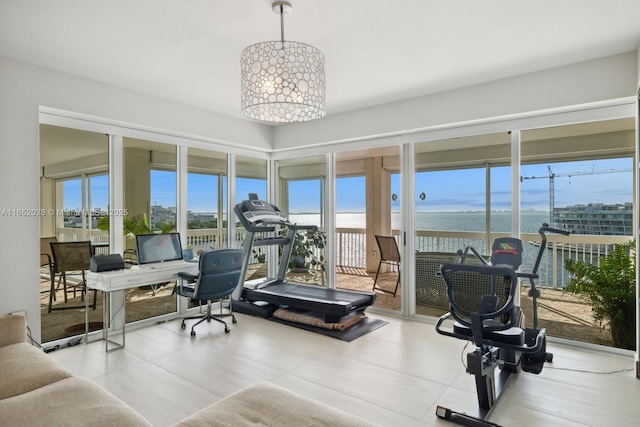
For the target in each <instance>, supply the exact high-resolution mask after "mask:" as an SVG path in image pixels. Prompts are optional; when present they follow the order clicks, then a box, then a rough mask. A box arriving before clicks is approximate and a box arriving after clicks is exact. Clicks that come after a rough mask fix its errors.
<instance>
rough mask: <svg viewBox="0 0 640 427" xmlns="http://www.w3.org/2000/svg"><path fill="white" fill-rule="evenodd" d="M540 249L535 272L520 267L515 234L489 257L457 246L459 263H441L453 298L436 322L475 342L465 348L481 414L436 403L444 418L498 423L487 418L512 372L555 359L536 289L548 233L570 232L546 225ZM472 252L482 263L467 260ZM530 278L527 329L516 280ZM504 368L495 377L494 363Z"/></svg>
mask: <svg viewBox="0 0 640 427" xmlns="http://www.w3.org/2000/svg"><path fill="white" fill-rule="evenodd" d="M538 233H539V234H540V237H541V242H540V246H539V249H538V254H537V257H536V260H535V262H534V265H533V268H532V271H531V273H521V272H517V270H518V269H519V268H520V265H521V264H522V249H523V245H522V241H521V240H520V239H516V238H512V237H501V238H497V239H495V240H494V242H493V245H492V248H491V258H490V260H489V261H487V260H485V259H484V258H483V257H482V256H481V255H480V254H479V253H478V252H477V251H476V249H474V248H473V247H471V246H468V247H466V248H465V249H464V250H460V251H458V254H459V255H460V260H459V262H458V263H457V264H443V265H441V266H440V275H441V276H442V278H443V280H444V282H445V284H446V287H447V297H448V298H449V313H447V314H445V315H443V316H441V317H440V319H438V322H437V323H436V331H437V332H438V333H440V334H442V335H446V336H451V337H454V338H458V339H463V340H468V341H472V342H473V343H474V344H475V346H476V348H475V350H473V351H472V352H469V353H467V366H466V370H467V373H469V374H471V375H474V376H475V383H476V392H477V395H478V406H479V413H478V416H477V417H474V416H471V415H468V414H465V413H460V412H455V411H453V410H451V409H448V408H444V407H442V406H438V408H437V409H436V415H437V416H438V417H440V418H444V419H446V420H449V421H452V422H454V423H457V424H461V425H466V426H497V424H495V423H492V422H490V421H487V418H488V417H489V415H490V414H491V410H492V409H493V407H494V405H495V404H496V403H497V401H498V398H499V397H500V394H501V393H502V392H503V390H504V388H505V386H506V384H507V381H508V380H509V377H510V376H511V374H515V373H518V372H519V371H520V370H523V371H525V372H529V373H533V374H539V373H540V372H541V371H542V368H543V365H544V363H545V362H551V361H552V360H553V354H551V353H547V351H546V330H545V329H544V328H542V329H538V313H537V311H538V306H537V299H538V297H540V291H539V290H538V289H537V288H536V285H535V280H536V279H538V267H539V266H540V262H541V260H542V256H543V254H544V251H545V249H546V246H547V236H546V233H558V234H563V235H568V234H569V233H567V232H566V231H563V230H558V229H554V228H551V227H549V225H548V224H546V223H545V224H542V226H541V227H540V229H539V230H538ZM469 253H471V254H472V255H473V256H474V257H476V258H477V259H478V261H480V265H477V264H466V263H465V260H466V257H467V256H468V255H469ZM519 278H522V279H525V280H526V279H528V280H529V284H530V286H531V287H530V289H529V293H528V295H529V296H530V297H531V299H532V310H533V327H531V328H527V327H526V325H525V318H524V314H523V312H522V309H521V307H520V306H518V305H516V304H515V295H516V292H517V290H518V279H519ZM448 319H453V320H454V323H453V328H452V329H451V328H447V329H444V328H443V323H444V322H445V321H446V320H448ZM498 367H500V372H499V374H498V375H497V376H496V368H498Z"/></svg>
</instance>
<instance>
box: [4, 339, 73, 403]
mask: <svg viewBox="0 0 640 427" xmlns="http://www.w3.org/2000/svg"><path fill="white" fill-rule="evenodd" d="M0 372H1V373H2V374H1V375H0V399H5V398H7V397H11V396H16V395H19V394H22V393H26V392H28V391H31V390H34V389H36V388H38V387H42V386H44V385H47V384H51V383H53V382H56V381H59V380H61V379H64V378H69V377H70V376H71V375H72V374H71V372H69V371H67V370H66V369H64V368H63V367H62V366H60V365H59V364H58V363H57V362H56V361H54V360H52V359H51V358H50V357H49V356H48V355H47V354H45V353H43V352H42V350H40V349H38V348H36V347H34V346H32V345H31V344H28V343H26V342H23V343H18V344H11V345H6V346H4V347H0Z"/></svg>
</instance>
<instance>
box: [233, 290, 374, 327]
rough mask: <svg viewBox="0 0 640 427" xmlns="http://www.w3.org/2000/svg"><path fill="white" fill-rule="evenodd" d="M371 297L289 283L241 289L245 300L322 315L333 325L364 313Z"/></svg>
mask: <svg viewBox="0 0 640 427" xmlns="http://www.w3.org/2000/svg"><path fill="white" fill-rule="evenodd" d="M375 296H376V295H375V294H373V293H370V294H367V293H362V292H355V291H344V290H339V289H328V288H324V287H320V286H312V285H303V284H298V283H292V282H285V283H276V284H273V285H269V286H266V287H264V288H262V289H245V290H244V297H245V299H247V300H249V301H266V302H268V303H270V304H275V305H284V306H289V307H293V308H299V309H304V310H311V311H317V312H321V313H324V315H325V321H327V322H329V323H335V322H337V321H338V320H337V319H339V318H340V317H342V316H346V315H347V314H349V313H351V312H352V311H356V310H364V309H365V308H366V307H368V306H370V305H373V303H374V301H375Z"/></svg>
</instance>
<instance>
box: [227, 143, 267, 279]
mask: <svg viewBox="0 0 640 427" xmlns="http://www.w3.org/2000/svg"><path fill="white" fill-rule="evenodd" d="M235 167H236V178H235V203H240V202H242V201H243V200H248V199H249V195H250V194H255V195H256V196H257V197H258V199H260V200H267V161H266V160H264V159H256V158H253V157H247V156H236V162H235ZM234 221H235V222H236V241H235V242H233V244H230V245H229V246H230V247H236V248H240V247H243V244H244V238H245V235H246V234H245V229H244V227H243V226H242V224H240V222H239V221H238V220H237V219H236V218H234ZM267 252H268V251H267V250H266V248H265V247H254V248H253V249H252V250H251V251H248V254H247V256H249V257H251V258H250V259H249V262H248V268H247V272H246V276H245V280H254V279H259V278H264V277H268V273H269V272H268V269H267V266H268V264H267V263H266V262H265V258H264V257H265V256H266V254H267Z"/></svg>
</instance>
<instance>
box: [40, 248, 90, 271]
mask: <svg viewBox="0 0 640 427" xmlns="http://www.w3.org/2000/svg"><path fill="white" fill-rule="evenodd" d="M49 245H50V246H51V252H52V254H53V263H54V268H55V271H56V273H63V272H67V271H83V270H89V264H90V262H91V256H92V251H91V242H90V241H83V242H51V243H50V244H49Z"/></svg>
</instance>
